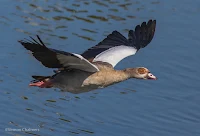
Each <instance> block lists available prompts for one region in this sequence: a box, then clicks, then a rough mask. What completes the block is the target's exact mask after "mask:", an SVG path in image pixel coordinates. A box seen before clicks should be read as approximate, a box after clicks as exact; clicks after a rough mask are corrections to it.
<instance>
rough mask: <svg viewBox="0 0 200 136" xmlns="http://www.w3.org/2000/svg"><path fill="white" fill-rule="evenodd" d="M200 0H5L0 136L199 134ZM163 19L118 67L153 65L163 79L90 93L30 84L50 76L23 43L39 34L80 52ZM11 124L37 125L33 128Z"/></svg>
mask: <svg viewBox="0 0 200 136" xmlns="http://www.w3.org/2000/svg"><path fill="white" fill-rule="evenodd" d="M199 5H200V2H199V1H198V0H193V1H189V0H183V1H181V2H180V1H173V0H168V1H164V0H150V1H145V0H140V1H135V0H125V1H120V0H103V1H98V0H92V1H80V0H76V1H71V0H57V1H53V0H30V1H26V0H17V1H14V0H2V1H1V5H0V30H1V38H0V47H1V50H0V52H1V53H0V62H1V64H0V75H1V76H0V101H1V103H0V110H1V112H0V116H1V121H0V128H1V129H0V134H1V135H41V136H47V135H48V136H49V135H60V136H62V135H79V136H88V135H94V136H102V135H103V136H133V135H136V136H160V135H162V136H188V135H192V136H199V135H200V129H199V126H200V125H199V124H200V115H199V112H200V106H199V104H200V99H199V97H200V92H199V88H200V85H199V81H200V79H199V75H200V71H199V67H200V64H199V58H200V54H199V50H200V46H199V44H200V43H199V27H198V26H199V23H200V20H199V14H200V7H199ZM149 19H156V20H157V28H156V33H155V37H154V39H153V40H152V42H151V43H150V44H149V45H148V46H147V47H146V48H145V49H142V50H140V51H139V52H138V53H137V54H136V55H135V56H133V57H129V58H127V59H125V60H123V61H122V62H120V63H119V64H118V65H117V67H116V68H117V69H123V68H126V67H138V66H144V67H148V68H149V69H150V70H151V72H152V73H153V74H154V75H156V76H157V77H158V80H157V81H147V80H145V81H144V80H136V79H131V80H127V81H125V82H122V83H119V84H116V85H113V86H110V87H107V88H105V89H100V90H95V91H91V92H88V93H83V94H76V95H74V94H70V93H64V92H61V91H60V90H58V89H39V88H34V87H29V86H28V84H29V81H30V80H32V79H31V75H34V74H37V75H41V74H42V75H50V74H52V73H53V72H52V69H47V68H45V67H43V66H42V65H41V64H40V63H38V62H37V60H35V59H34V58H33V57H32V56H31V54H30V53H29V52H28V51H27V50H25V49H24V48H23V47H22V46H21V45H20V44H19V43H18V42H17V41H18V40H21V39H23V38H28V37H29V36H33V37H35V35H37V34H38V35H40V37H41V38H42V39H43V41H44V42H45V44H46V45H48V46H49V47H51V48H56V49H61V50H65V51H68V52H76V53H81V52H83V51H84V50H86V49H88V48H89V47H92V46H94V45H96V44H97V43H98V42H100V41H101V40H102V39H104V38H105V37H106V35H108V34H109V33H111V32H112V31H114V30H118V31H119V32H121V33H122V34H123V35H125V36H127V31H128V30H129V29H133V28H134V27H135V26H136V25H137V24H140V23H141V22H143V21H148V20H149ZM5 128H15V129H20V128H33V129H39V132H37V131H35V132H34V131H30V132H16V131H7V132H6V131H5Z"/></svg>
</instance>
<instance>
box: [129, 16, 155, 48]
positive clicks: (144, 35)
mask: <svg viewBox="0 0 200 136" xmlns="http://www.w3.org/2000/svg"><path fill="white" fill-rule="evenodd" d="M155 28H156V20H152V19H150V20H149V21H148V22H142V23H141V25H137V26H136V27H135V31H133V30H130V31H129V33H128V34H129V42H130V44H131V45H132V46H134V47H135V48H136V49H137V50H139V49H140V48H144V47H146V46H147V45H148V44H149V43H150V42H151V40H152V39H153V37H154V33H155Z"/></svg>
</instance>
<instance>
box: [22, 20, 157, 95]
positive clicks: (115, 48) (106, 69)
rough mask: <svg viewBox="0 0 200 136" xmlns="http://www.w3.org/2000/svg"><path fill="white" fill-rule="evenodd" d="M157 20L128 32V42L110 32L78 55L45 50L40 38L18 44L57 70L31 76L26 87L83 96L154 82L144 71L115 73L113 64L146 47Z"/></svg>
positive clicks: (141, 68)
mask: <svg viewBox="0 0 200 136" xmlns="http://www.w3.org/2000/svg"><path fill="white" fill-rule="evenodd" d="M155 27H156V20H149V21H148V23H146V22H143V23H142V24H141V25H137V26H136V27H135V31H133V30H130V31H129V32H128V39H127V38H125V37H124V36H123V35H122V34H121V33H119V32H118V31H113V32H112V33H111V34H110V35H108V36H107V37H106V38H105V39H104V40H103V41H101V42H100V43H98V44H97V45H96V46H94V47H91V48H89V49H88V50H86V51H85V52H83V53H82V54H81V55H79V54H76V53H69V52H65V51H60V50H56V49H51V48H47V47H46V46H45V44H44V43H43V42H42V40H41V39H40V37H39V36H37V39H38V40H35V39H33V38H32V37H30V38H31V40H27V39H25V40H21V41H19V42H20V43H21V44H22V45H23V46H24V47H25V48H26V49H27V50H30V51H31V52H32V54H33V56H34V57H35V58H36V59H37V60H38V61H40V62H41V63H42V64H43V65H44V66H45V67H48V68H58V70H56V71H55V74H54V75H53V76H32V77H33V78H34V79H35V80H33V81H32V82H31V83H30V84H29V85H30V86H38V87H41V88H49V87H56V88H60V89H61V90H64V91H68V92H71V93H82V92H87V91H90V90H93V89H97V88H104V87H107V86H109V85H112V84H115V83H118V82H121V81H124V80H127V79H129V78H137V79H154V80H155V79H156V77H155V76H154V75H153V74H151V73H150V71H149V70H148V69H147V68H144V67H137V68H126V69H124V70H115V69H114V67H115V66H116V64H117V63H118V62H119V61H121V60H122V59H124V58H125V57H128V56H130V55H134V54H135V53H136V52H138V50H139V49H140V48H144V47H146V46H147V45H148V44H149V43H150V42H151V40H152V39H153V36H154V33H155Z"/></svg>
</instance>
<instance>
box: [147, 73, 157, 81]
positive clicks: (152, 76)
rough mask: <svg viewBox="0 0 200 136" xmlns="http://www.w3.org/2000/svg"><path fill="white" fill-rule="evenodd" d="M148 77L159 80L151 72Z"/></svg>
mask: <svg viewBox="0 0 200 136" xmlns="http://www.w3.org/2000/svg"><path fill="white" fill-rule="evenodd" d="M147 79H152V80H157V78H156V76H154V75H153V74H151V73H148V76H147Z"/></svg>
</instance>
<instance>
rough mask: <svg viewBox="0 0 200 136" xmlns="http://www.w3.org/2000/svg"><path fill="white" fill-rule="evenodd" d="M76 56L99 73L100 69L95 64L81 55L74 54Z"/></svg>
mask: <svg viewBox="0 0 200 136" xmlns="http://www.w3.org/2000/svg"><path fill="white" fill-rule="evenodd" d="M72 54H74V55H75V56H77V57H79V58H80V59H81V60H84V61H85V62H86V63H87V64H89V65H91V66H93V67H94V68H95V69H96V70H97V71H99V69H98V68H97V66H95V65H94V64H92V63H90V62H89V61H88V60H87V59H85V58H84V57H83V56H81V55H80V54H76V53H72Z"/></svg>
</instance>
